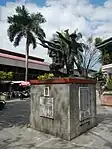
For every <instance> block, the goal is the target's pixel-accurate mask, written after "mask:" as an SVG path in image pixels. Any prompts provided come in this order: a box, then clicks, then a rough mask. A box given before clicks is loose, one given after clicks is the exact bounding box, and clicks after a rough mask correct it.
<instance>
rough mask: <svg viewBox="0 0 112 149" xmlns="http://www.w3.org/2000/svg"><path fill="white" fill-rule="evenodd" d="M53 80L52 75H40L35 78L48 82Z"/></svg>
mask: <svg viewBox="0 0 112 149" xmlns="http://www.w3.org/2000/svg"><path fill="white" fill-rule="evenodd" d="M53 78H54V75H53V74H52V73H45V74H44V75H40V76H38V77H37V79H38V80H48V79H53Z"/></svg>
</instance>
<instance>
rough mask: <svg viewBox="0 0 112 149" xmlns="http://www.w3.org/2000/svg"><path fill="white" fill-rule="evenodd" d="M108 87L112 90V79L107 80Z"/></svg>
mask: <svg viewBox="0 0 112 149" xmlns="http://www.w3.org/2000/svg"><path fill="white" fill-rule="evenodd" d="M107 89H108V90H112V79H109V80H108V82H107Z"/></svg>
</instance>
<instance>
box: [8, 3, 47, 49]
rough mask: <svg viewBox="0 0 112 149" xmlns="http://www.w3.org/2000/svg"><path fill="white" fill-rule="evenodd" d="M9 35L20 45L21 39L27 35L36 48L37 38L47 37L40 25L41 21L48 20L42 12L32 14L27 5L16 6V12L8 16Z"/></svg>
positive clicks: (16, 44) (29, 42) (29, 41)
mask: <svg viewBox="0 0 112 149" xmlns="http://www.w3.org/2000/svg"><path fill="white" fill-rule="evenodd" d="M7 21H8V23H9V24H10V26H9V28H8V36H9V39H10V41H11V42H13V41H14V46H15V47H16V46H18V45H19V43H20V40H21V39H22V38H23V37H25V38H27V39H28V44H29V45H30V44H32V45H33V48H34V49H35V48H36V38H35V36H34V35H36V36H37V37H40V36H41V37H45V33H44V31H43V30H42V28H41V27H40V24H41V23H44V22H45V21H46V20H45V18H44V17H43V15H42V14H41V13H36V14H35V13H33V14H30V13H29V12H28V11H27V9H26V8H25V6H22V7H20V6H18V7H17V8H16V14H15V15H13V16H10V17H8V20H7Z"/></svg>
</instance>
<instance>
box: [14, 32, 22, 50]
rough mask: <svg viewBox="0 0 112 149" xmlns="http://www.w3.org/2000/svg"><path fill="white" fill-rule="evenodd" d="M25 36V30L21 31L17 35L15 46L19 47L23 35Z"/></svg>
mask: <svg viewBox="0 0 112 149" xmlns="http://www.w3.org/2000/svg"><path fill="white" fill-rule="evenodd" d="M23 36H24V34H23V32H20V33H19V34H18V35H17V37H16V38H15V41H14V46H15V47H17V46H18V45H19V42H20V40H21V39H22V37H23Z"/></svg>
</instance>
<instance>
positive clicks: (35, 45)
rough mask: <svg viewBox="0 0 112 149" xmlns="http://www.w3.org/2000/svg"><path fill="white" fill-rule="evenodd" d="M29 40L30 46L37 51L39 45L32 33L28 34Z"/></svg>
mask: <svg viewBox="0 0 112 149" xmlns="http://www.w3.org/2000/svg"><path fill="white" fill-rule="evenodd" d="M27 38H28V42H29V44H32V46H33V49H35V48H36V47H37V43H36V38H35V37H34V35H33V34H32V33H31V32H27Z"/></svg>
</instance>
